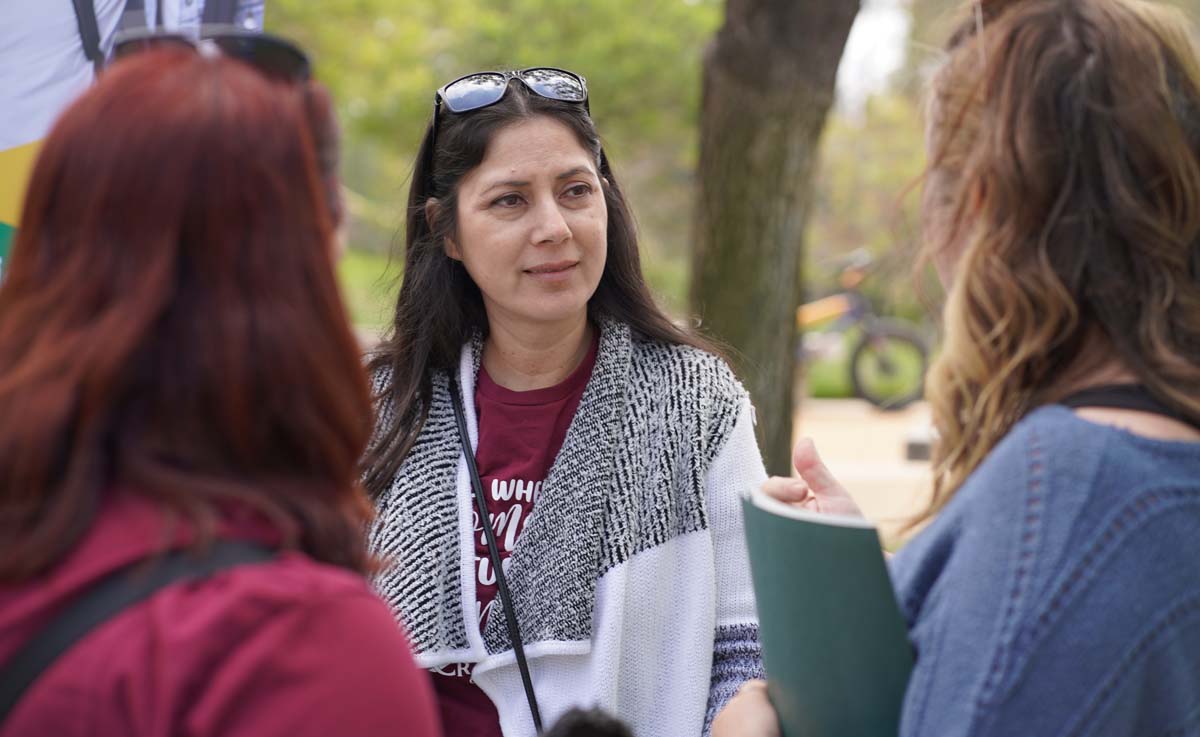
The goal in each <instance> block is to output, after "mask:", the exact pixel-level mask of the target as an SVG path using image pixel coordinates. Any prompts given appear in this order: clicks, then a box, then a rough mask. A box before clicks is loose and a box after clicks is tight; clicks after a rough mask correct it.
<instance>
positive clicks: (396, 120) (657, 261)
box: [267, 0, 949, 326]
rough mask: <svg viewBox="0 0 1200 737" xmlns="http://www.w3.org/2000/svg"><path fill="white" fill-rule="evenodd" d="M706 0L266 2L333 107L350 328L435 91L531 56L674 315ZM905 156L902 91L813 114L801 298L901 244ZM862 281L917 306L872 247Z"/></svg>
mask: <svg viewBox="0 0 1200 737" xmlns="http://www.w3.org/2000/svg"><path fill="white" fill-rule="evenodd" d="M947 1H949V0H914V2H927V3H928V2H947ZM722 8H723V0H606V1H605V2H586V3H576V2H568V1H567V0H493V1H492V2H487V3H485V2H481V1H480V0H441V1H440V2H438V3H430V2H428V1H427V0H324V1H323V2H321V3H312V2H305V1H304V0H270V3H269V5H268V9H267V26H268V30H271V31H273V32H276V33H280V34H283V35H285V36H288V37H291V38H294V39H296V40H297V41H299V42H300V43H301V44H302V45H304V46H305V48H307V49H308V50H309V52H310V53H311V54H312V55H313V58H314V60H315V65H316V72H317V76H318V77H319V78H320V79H321V80H322V81H323V82H324V83H325V84H326V85H328V86H329V88H330V89H331V91H332V93H333V95H334V99H335V101H336V103H337V110H338V114H339V118H340V120H341V122H342V126H343V131H344V152H343V159H344V161H343V174H344V178H345V183H346V185H347V187H348V196H347V201H348V207H349V211H350V214H351V222H350V228H349V242H350V244H351V249H350V252H349V254H348V255H347V257H346V259H344V261H343V263H342V264H341V266H340V273H341V275H342V278H343V286H344V289H345V291H346V295H347V300H348V301H349V303H350V306H351V310H352V313H353V316H354V319H355V322H356V323H357V324H360V325H364V326H375V325H379V324H382V323H384V322H386V316H387V313H388V309H389V305H388V302H389V301H390V299H391V296H392V292H390V291H388V290H389V289H392V288H394V286H395V283H396V280H397V278H398V273H399V264H398V263H392V265H391V268H390V271H389V273H387V274H386V275H385V276H383V277H381V276H380V275H379V273H377V272H375V271H372V269H377V270H379V271H383V269H384V268H385V267H387V265H388V264H389V261H388V259H387V258H370V256H369V253H368V252H373V253H375V254H385V253H388V252H392V253H393V254H394V255H393V258H394V260H395V261H396V262H399V261H400V259H399V252H398V248H397V247H398V246H399V244H400V241H401V230H402V227H403V223H404V205H403V203H404V202H405V200H406V197H407V191H406V190H407V180H408V176H409V173H410V171H411V166H412V157H413V154H414V152H415V150H416V146H417V144H418V142H419V139H420V137H421V135H422V134H423V132H424V128H425V126H426V125H427V123H428V120H429V116H430V113H431V111H432V103H433V93H434V90H435V89H436V88H437V87H438V86H440V85H442V84H444V83H445V82H447V81H449V80H451V79H453V78H454V77H457V76H459V75H462V74H465V73H468V72H471V71H476V70H479V69H490V68H518V67H523V66H533V65H554V66H562V67H566V68H568V69H573V70H575V71H578V72H579V73H581V74H583V75H584V76H586V77H587V78H588V85H589V87H590V91H591V99H592V105H591V107H592V112H593V114H594V115H595V118H596V121H597V125H598V126H599V128H600V131H601V133H602V134H603V135H604V138H605V146H606V149H607V151H608V153H609V157H610V159H611V161H612V162H613V165H614V168H615V169H616V172H617V175H618V177H619V178H620V180H621V182H622V184H623V185H624V187H625V189H626V191H627V193H628V196H629V199H630V201H631V202H632V204H633V207H634V210H635V213H636V214H637V216H638V219H639V224H640V226H641V228H642V233H643V266H644V269H645V272H646V274H647V278H648V280H649V281H650V283H651V286H652V288H653V289H654V290H655V292H656V293H657V294H658V295H659V296H660V298H661V299H662V301H663V302H664V304H665V305H666V306H667V307H668V308H669V309H671V310H672V311H673V312H675V313H676V314H682V312H683V311H684V310H685V309H686V295H687V291H688V282H689V268H690V251H691V249H690V247H689V238H690V233H691V219H692V207H693V203H694V194H693V182H694V167H695V159H696V153H697V119H698V108H699V101H700V100H699V98H700V73H701V57H702V54H703V50H704V48H705V46H706V44H707V43H708V41H709V40H710V38H711V37H712V34H713V33H714V32H715V31H716V29H717V27H718V25H719V24H720V22H721V19H722ZM922 156H923V154H922V150H921V124H920V116H919V114H918V110H917V105H916V104H915V103H914V102H912V101H911V100H910V99H908V98H906V97H904V96H901V95H896V96H887V97H883V98H879V99H876V100H873V101H872V102H871V103H870V104H869V105H868V106H867V108H866V110H865V112H864V113H863V115H862V116H861V118H859V119H849V118H846V117H844V116H838V115H834V116H832V117H831V118H830V122H829V127H828V129H827V131H826V134H825V137H824V141H823V153H822V163H821V167H820V170H819V172H818V175H817V181H816V187H817V194H816V198H815V199H816V201H815V205H814V211H813V217H812V220H811V227H810V231H809V236H808V258H807V264H806V266H805V267H804V269H805V275H806V277H807V279H806V281H807V282H808V283H810V284H812V285H813V288H812V289H810V290H809V294H810V296H815V295H817V294H819V293H826V292H828V291H830V290H831V288H832V286H833V278H834V276H835V275H836V266H835V265H834V262H835V260H836V258H837V257H838V256H839V255H841V254H845V253H847V252H849V251H851V250H853V249H855V248H858V247H866V248H868V249H870V250H871V251H872V252H873V253H875V254H877V255H880V256H885V255H886V254H890V253H896V252H903V250H902V249H901V248H900V247H899V246H898V245H897V244H905V243H908V242H911V240H912V233H911V230H912V227H911V224H912V223H914V222H915V200H916V199H917V198H916V197H915V196H910V197H906V198H901V194H902V193H903V192H904V190H905V188H906V187H908V186H909V185H911V184H912V183H913V182H914V181H915V180H916V179H917V177H918V176H919V174H920V171H921V167H922V165H923V158H922ZM897 212H901V213H903V214H904V217H901V218H900V219H897V218H896V217H895V215H896V213H897ZM865 289H866V291H867V292H868V293H869V294H870V295H871V296H872V298H873V299H874V300H875V301H876V302H877V307H878V308H879V309H880V310H882V311H883V312H890V313H896V312H899V313H900V314H904V315H907V316H910V317H914V316H921V315H923V314H924V313H923V310H922V309H921V308H920V307H919V306H917V302H916V300H915V299H914V298H913V296H912V295H913V291H912V282H911V280H910V279H909V276H908V268H907V262H906V259H905V258H894V259H889V258H885V259H884V263H883V264H882V269H881V271H880V272H879V273H877V274H876V276H875V277H873V278H872V279H871V281H869V282H868V283H867V284H866V285H865ZM746 319H754V316H752V315H747V316H746Z"/></svg>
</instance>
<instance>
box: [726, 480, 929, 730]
mask: <svg viewBox="0 0 1200 737" xmlns="http://www.w3.org/2000/svg"><path fill="white" fill-rule="evenodd" d="M742 508H743V514H744V518H745V527H746V543H747V546H748V547H749V552H750V568H751V572H752V576H753V579H754V593H755V598H756V599H757V601H758V620H759V628H760V637H761V640H762V648H763V663H764V665H765V666H766V670H767V681H768V684H769V685H768V692H769V694H770V697H771V702H772V703H773V704H774V705H775V709H776V711H777V712H778V713H779V722H780V725H781V727H782V728H783V734H784V737H895V735H896V734H897V733H898V731H899V724H900V708H901V705H902V703H903V701H904V690H905V688H906V687H907V686H908V677H909V674H910V673H911V672H912V667H913V651H912V646H911V645H910V644H909V641H908V629H907V627H906V625H905V623H904V618H903V617H902V616H901V614H900V609H899V607H898V606H897V604H896V595H895V592H894V591H893V589H892V583H891V579H890V578H889V576H888V572H887V565H886V563H885V562H884V558H883V552H882V550H881V549H880V545H879V535H878V534H877V533H876V531H875V528H874V527H872V526H871V525H870V523H868V522H866V521H865V520H861V519H858V518H852V517H844V516H837V515H825V514H816V513H813V512H808V511H805V510H802V509H798V508H795V507H792V506H790V505H787V504H783V503H781V502H779V501H776V500H775V499H772V498H770V497H767V496H766V495H764V494H762V493H761V492H759V491H757V490H755V491H753V492H751V493H750V494H748V495H747V496H746V498H745V499H744V501H743V504H742Z"/></svg>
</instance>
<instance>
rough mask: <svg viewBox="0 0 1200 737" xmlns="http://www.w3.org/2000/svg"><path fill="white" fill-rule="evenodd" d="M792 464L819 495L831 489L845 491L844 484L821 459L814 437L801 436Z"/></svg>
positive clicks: (794, 451)
mask: <svg viewBox="0 0 1200 737" xmlns="http://www.w3.org/2000/svg"><path fill="white" fill-rule="evenodd" d="M792 465H793V466H795V467H796V471H797V472H798V473H799V474H800V477H801V478H803V479H804V480H805V481H807V482H808V485H809V486H810V487H811V488H812V490H813V493H815V494H816V495H817V496H821V495H823V494H826V493H828V492H830V491H836V492H838V493H844V492H843V489H842V485H841V484H839V483H838V481H837V479H835V478H834V477H833V474H832V473H830V472H829V469H828V468H827V467H826V466H825V463H824V462H823V461H822V460H821V456H820V455H819V454H818V453H817V446H816V444H815V443H813V440H812V438H800V441H799V442H798V443H796V447H795V449H794V450H793V451H792Z"/></svg>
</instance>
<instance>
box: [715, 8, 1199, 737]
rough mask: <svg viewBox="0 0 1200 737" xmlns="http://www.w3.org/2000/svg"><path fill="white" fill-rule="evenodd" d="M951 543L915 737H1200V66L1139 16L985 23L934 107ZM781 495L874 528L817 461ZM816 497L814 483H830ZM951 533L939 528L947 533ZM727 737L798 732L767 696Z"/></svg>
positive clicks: (945, 512)
mask: <svg viewBox="0 0 1200 737" xmlns="http://www.w3.org/2000/svg"><path fill="white" fill-rule="evenodd" d="M929 99H930V105H929V125H928V136H927V138H928V140H927V144H928V147H929V154H930V170H929V176H928V179H927V181H926V189H925V196H924V202H923V210H924V217H925V225H926V233H925V235H926V249H927V253H928V255H929V256H930V257H931V258H932V260H933V262H934V264H935V266H936V267H937V269H938V272H939V274H940V275H941V277H942V279H943V281H945V282H946V284H947V287H948V298H947V304H946V308H945V313H944V314H945V327H946V342H945V348H944V351H943V353H942V355H941V357H940V359H939V360H938V362H937V363H936V365H935V366H934V368H933V371H932V374H931V376H930V379H929V383H928V390H929V396H930V402H931V405H932V407H933V412H934V418H935V422H936V425H937V427H938V430H939V432H940V436H941V440H940V443H939V445H938V446H937V449H936V451H935V456H934V460H933V470H934V490H933V497H932V503H931V505H930V508H929V509H928V510H927V511H926V513H925V514H924V515H923V516H922V519H921V520H920V521H927V520H928V521H929V525H928V527H927V528H926V529H925V530H923V531H922V532H921V533H920V534H919V535H918V536H917V537H916V538H915V539H914V540H913V541H912V542H910V543H909V544H908V545H907V546H906V547H905V548H904V549H903V550H901V551H900V553H899V554H898V555H897V556H896V557H895V559H894V560H893V565H892V576H893V582H894V584H895V586H896V591H897V596H898V600H899V603H900V605H901V609H902V611H903V612H904V614H905V616H906V618H907V620H908V624H909V636H910V639H911V641H912V643H913V645H914V648H915V651H916V657H917V664H916V669H915V670H914V672H913V675H912V679H911V681H910V683H909V687H908V693H907V696H906V700H905V705H904V709H903V714H902V723H901V730H900V731H901V733H902V734H904V735H939V736H942V737H946V736H952V735H1018V734H1022V735H1025V734H1030V735H1033V734H1037V735H1048V734H1056V735H1076V734H1106V735H1168V734H1171V735H1175V734H1178V735H1183V734H1195V733H1196V732H1197V730H1200V710H1198V709H1197V705H1198V704H1200V659H1198V658H1197V653H1200V572H1198V571H1197V567H1198V566H1200V563H1198V562H1197V561H1200V61H1198V55H1197V51H1196V48H1195V47H1194V46H1193V44H1192V42H1191V40H1190V38H1189V34H1188V30H1187V27H1186V24H1185V23H1184V21H1183V19H1182V18H1181V17H1180V16H1179V14H1178V13H1177V12H1175V11H1172V10H1167V9H1164V8H1162V7H1160V6H1156V5H1153V4H1150V3H1143V2H1135V1H1134V0H1008V1H1007V2H983V3H975V4H973V5H971V6H969V7H968V9H967V13H966V14H965V21H964V23H963V24H962V25H961V26H960V27H959V30H958V31H957V32H956V33H955V34H953V36H952V38H951V40H950V43H949V45H948V56H947V58H946V60H945V62H944V64H943V66H942V68H941V69H940V70H939V72H938V73H937V74H936V76H935V77H934V79H933V82H932V85H931V91H930V98H929ZM796 455H797V467H798V468H799V469H800V471H801V476H802V478H801V479H797V480H794V481H793V480H785V479H775V480H771V481H769V482H768V485H767V488H768V490H769V491H771V492H773V493H774V494H776V495H777V496H779V497H782V498H785V499H788V500H791V501H794V502H796V503H799V504H802V505H805V506H807V507H810V508H816V509H818V510H829V509H831V508H835V507H836V508H838V509H840V510H841V511H845V510H846V508H847V507H851V506H852V505H851V503H850V502H849V500H848V497H847V496H846V495H845V492H844V491H843V490H842V489H841V488H840V487H839V486H838V485H837V484H836V482H834V481H832V480H831V479H830V478H829V477H828V473H827V472H826V471H825V469H824V467H823V466H821V464H820V462H819V459H817V458H816V456H815V454H814V453H813V452H812V449H811V444H809V443H805V444H802V445H801V446H798V447H797V453H796ZM804 479H807V481H805V480H804ZM935 514H936V516H935ZM714 734H715V735H718V736H719V737H730V736H733V735H771V734H778V730H777V726H776V725H775V723H774V715H773V713H772V712H771V711H770V707H769V705H768V704H767V701H766V698H765V694H764V689H762V687H761V684H756V685H755V686H754V687H751V688H748V689H745V690H744V691H743V693H742V694H741V695H740V696H739V697H738V698H737V699H735V700H734V701H733V702H732V705H731V706H730V707H729V708H728V709H727V710H726V711H725V712H724V713H723V714H722V715H721V716H720V717H718V719H717V724H716V726H715V728H714Z"/></svg>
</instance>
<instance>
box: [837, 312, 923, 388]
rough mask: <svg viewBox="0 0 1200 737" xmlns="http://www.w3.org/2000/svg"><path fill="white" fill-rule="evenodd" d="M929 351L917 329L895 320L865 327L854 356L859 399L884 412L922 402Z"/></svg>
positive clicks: (852, 371) (852, 376)
mask: <svg viewBox="0 0 1200 737" xmlns="http://www.w3.org/2000/svg"><path fill="white" fill-rule="evenodd" d="M928 364H929V349H928V348H927V347H926V346H925V340H924V339H923V338H922V337H921V334H920V333H918V332H917V330H916V329H914V328H913V327H911V326H909V325H906V324H904V323H900V322H895V321H892V320H876V321H874V322H873V323H871V324H869V325H866V326H864V328H863V333H862V337H860V338H859V340H858V343H857V344H856V345H855V346H854V352H853V353H851V354H850V384H851V386H852V387H853V388H854V394H855V396H858V397H862V398H863V399H865V400H867V401H868V402H870V403H871V404H873V405H875V406H876V407H879V408H880V409H884V410H896V409H902V408H904V407H907V406H908V405H910V404H912V403H913V402H915V401H916V400H918V399H920V398H921V395H922V394H923V392H924V387H925V369H926V367H927V366H928Z"/></svg>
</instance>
